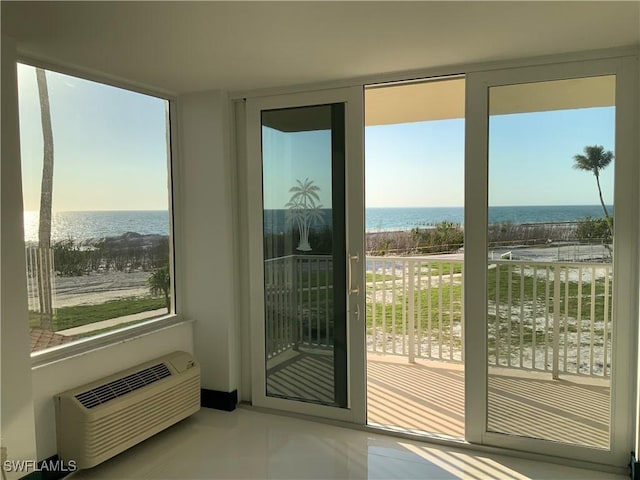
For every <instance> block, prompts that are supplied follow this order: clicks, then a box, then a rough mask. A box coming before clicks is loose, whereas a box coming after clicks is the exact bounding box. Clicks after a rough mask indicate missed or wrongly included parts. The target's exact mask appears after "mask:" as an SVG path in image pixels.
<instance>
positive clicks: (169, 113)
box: [15, 52, 191, 368]
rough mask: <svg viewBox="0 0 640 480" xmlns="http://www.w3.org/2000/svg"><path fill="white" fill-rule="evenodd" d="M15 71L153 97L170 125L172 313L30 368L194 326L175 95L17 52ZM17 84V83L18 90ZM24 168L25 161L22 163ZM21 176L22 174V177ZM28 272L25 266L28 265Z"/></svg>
mask: <svg viewBox="0 0 640 480" xmlns="http://www.w3.org/2000/svg"><path fill="white" fill-rule="evenodd" d="M15 60H16V68H17V66H18V64H23V65H27V66H30V67H34V68H42V69H45V70H47V71H51V72H54V73H59V74H62V75H69V76H72V77H75V78H79V79H81V80H87V81H90V82H95V83H100V84H102V85H106V86H110V87H115V88H119V89H123V90H126V91H128V92H133V93H139V94H142V95H147V96H151V97H154V98H157V99H160V100H164V101H165V102H167V103H166V105H167V107H166V122H167V142H168V152H167V153H168V155H167V193H168V197H167V207H168V212H169V272H170V278H171V296H170V299H171V305H172V306H173V308H172V311H171V313H168V314H166V315H163V316H161V317H155V318H151V319H148V320H142V321H141V322H140V323H137V324H135V325H130V326H128V327H123V328H119V329H117V330H113V331H110V332H105V333H101V334H97V335H95V336H92V337H86V338H82V339H78V340H75V341H73V342H70V343H67V344H63V345H58V346H55V347H52V348H47V349H43V350H40V351H36V352H30V358H31V367H32V368H35V367H40V366H42V365H46V364H49V363H53V362H57V361H60V360H64V359H66V358H70V357H75V356H78V355H82V354H84V353H87V352H90V351H92V350H97V349H100V348H104V347H106V346H109V345H116V344H118V343H124V342H127V341H129V340H131V339H134V338H137V337H142V336H145V335H148V334H150V333H154V332H157V331H160V330H164V329H166V328H170V327H172V326H174V325H177V324H180V323H191V322H188V321H185V320H184V319H183V316H182V305H181V302H180V295H179V293H178V290H179V288H178V285H179V282H177V281H176V276H178V277H181V275H180V272H181V268H180V256H179V255H176V253H177V252H178V251H179V245H180V241H179V238H180V236H179V235H177V234H176V232H177V231H178V230H179V229H178V226H179V223H180V222H179V219H177V218H176V210H177V209H176V206H177V205H176V204H177V201H176V198H177V197H178V195H177V190H178V189H177V185H178V181H177V179H178V177H179V173H178V168H177V167H176V164H177V161H176V159H177V158H178V156H179V155H178V152H179V149H178V135H177V122H176V121H175V120H176V117H177V111H178V108H177V97H176V95H175V94H173V93H170V92H167V91H163V90H157V89H153V88H151V87H148V86H146V85H142V84H136V83H132V82H127V81H124V80H122V79H119V78H116V77H112V76H107V75H103V74H100V73H98V72H94V71H88V70H80V69H75V68H72V67H66V66H61V65H57V64H53V63H49V62H45V61H41V60H38V59H34V58H32V57H29V56H26V55H21V54H20V53H19V52H18V55H17V56H16V59H15ZM17 89H18V84H17V83H16V90H17ZM20 163H21V164H22V159H21V160H20ZM21 176H22V173H21ZM20 211H21V215H23V214H24V203H22V202H21V204H20ZM25 269H26V262H25Z"/></svg>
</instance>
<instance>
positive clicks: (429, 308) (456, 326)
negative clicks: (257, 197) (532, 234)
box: [265, 255, 612, 378]
mask: <svg viewBox="0 0 640 480" xmlns="http://www.w3.org/2000/svg"><path fill="white" fill-rule="evenodd" d="M463 276H464V264H463V260H461V259H448V258H433V257H431V258H430V257H400V256H398V257H391V256H384V257H373V256H369V257H367V268H366V277H367V278H366V283H367V288H366V295H367V297H366V305H367V349H368V350H369V351H371V352H376V353H383V354H392V355H402V356H406V357H407V359H408V361H410V362H412V361H414V360H415V359H416V358H423V359H434V360H440V361H448V362H457V363H460V362H463V361H464V349H463V339H464V318H463V315H464V309H463V305H462V299H463V284H464V282H463ZM332 277H333V267H332V260H331V257H330V256H320V255H291V256H287V257H281V258H277V259H271V260H268V261H266V262H265V285H266V290H265V291H266V319H267V324H266V325H267V332H266V333H267V351H268V357H269V358H273V357H275V356H276V355H278V354H279V353H282V352H284V351H286V350H289V349H291V348H298V347H300V346H313V347H329V346H331V343H332V337H333V313H332V309H331V308H332V303H333V302H332V295H333V287H332V283H333V281H332ZM487 284H488V292H487V294H488V316H487V320H488V324H487V331H488V337H487V346H488V360H489V365H490V366H496V367H504V368H517V369H526V370H536V371H543V372H549V373H551V375H552V376H553V378H558V376H559V375H560V374H572V375H585V376H592V377H608V376H609V374H610V368H611V365H610V362H611V328H612V317H611V293H612V269H611V265H610V264H604V263H566V262H565V263H544V262H531V261H519V260H518V261H515V260H489V262H488V269H487ZM482 317H483V316H482V315H480V318H482Z"/></svg>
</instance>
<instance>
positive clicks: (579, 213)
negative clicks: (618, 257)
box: [486, 75, 616, 449]
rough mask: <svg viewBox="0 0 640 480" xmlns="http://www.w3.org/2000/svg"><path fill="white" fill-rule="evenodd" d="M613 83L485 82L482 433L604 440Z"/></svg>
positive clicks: (591, 442) (602, 443)
mask: <svg viewBox="0 0 640 480" xmlns="http://www.w3.org/2000/svg"><path fill="white" fill-rule="evenodd" d="M615 84H616V78H615V76H614V75H609V76H599V77H590V78H577V79H569V80H555V81H546V82H536V83H522V84H517V85H504V86H495V87H491V88H489V143H488V231H487V242H488V245H487V246H488V252H487V253H488V263H487V329H486V331H487V340H486V341H487V349H488V352H487V360H488V365H487V367H488V379H487V382H488V383H487V391H488V395H487V430H488V431H489V432H497V433H503V434H508V435H516V436H521V437H528V438H535V439H542V440H550V441H554V442H561V443H567V444H573V445H581V446H582V445H583V446H588V447H595V448H601V449H608V448H609V446H610V445H609V438H610V435H609V430H610V410H611V381H610V379H611V372H612V368H614V366H613V365H612V354H611V353H612V348H614V345H613V344H612V336H611V332H612V329H613V328H614V327H615V322H614V318H613V316H612V305H613V303H612V296H613V290H614V284H613V277H614V275H613V274H614V272H613V255H614V252H613V238H614V234H615V232H614V205H613V197H614V170H615V168H614V164H615V160H614V158H615V153H614V152H615Z"/></svg>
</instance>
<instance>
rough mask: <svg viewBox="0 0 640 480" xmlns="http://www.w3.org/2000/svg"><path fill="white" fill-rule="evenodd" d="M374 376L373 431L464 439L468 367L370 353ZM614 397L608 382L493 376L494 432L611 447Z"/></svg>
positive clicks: (503, 372) (516, 373)
mask: <svg viewBox="0 0 640 480" xmlns="http://www.w3.org/2000/svg"><path fill="white" fill-rule="evenodd" d="M367 373H368V375H367V378H368V380H367V384H368V385H367V386H368V392H367V393H368V399H367V407H368V408H367V410H368V421H369V424H374V425H380V426H384V427H388V428H391V429H394V430H400V431H407V430H408V431H416V432H426V433H429V434H435V435H442V436H446V437H458V438H462V437H464V371H463V368H462V365H459V364H452V363H444V362H435V361H421V360H418V361H417V362H416V363H415V364H410V363H408V362H407V359H406V357H395V356H390V355H388V356H381V355H372V354H369V356H368V361H367ZM609 398H610V390H609V387H608V386H607V384H606V382H605V381H603V380H596V379H587V378H582V377H574V376H566V377H562V376H561V378H560V380H552V379H551V375H550V374H548V373H537V372H527V371H524V370H516V369H509V370H507V369H492V371H491V374H490V375H489V402H488V404H489V408H488V409H489V419H488V423H489V429H490V430H491V431H494V432H500V433H507V434H514V435H520V436H526V437H533V438H543V439H546V440H552V441H557V442H563V443H572V444H577V445H588V446H592V447H600V448H607V447H608V437H609V430H608V424H609V411H610V408H609V405H610V401H609Z"/></svg>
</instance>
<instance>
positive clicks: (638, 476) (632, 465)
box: [629, 452, 640, 480]
mask: <svg viewBox="0 0 640 480" xmlns="http://www.w3.org/2000/svg"><path fill="white" fill-rule="evenodd" d="M629 470H630V471H631V475H630V476H631V480H640V461H638V459H637V458H636V454H635V452H631V460H630V461H629Z"/></svg>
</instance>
